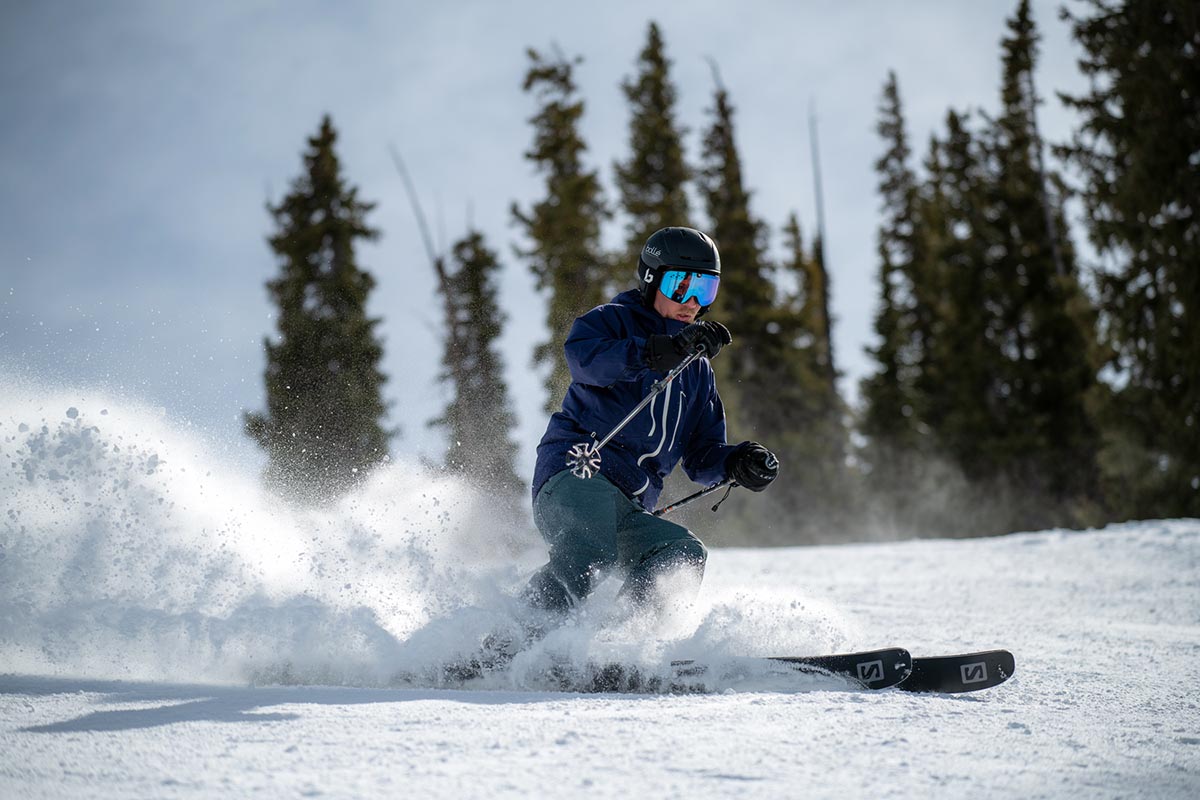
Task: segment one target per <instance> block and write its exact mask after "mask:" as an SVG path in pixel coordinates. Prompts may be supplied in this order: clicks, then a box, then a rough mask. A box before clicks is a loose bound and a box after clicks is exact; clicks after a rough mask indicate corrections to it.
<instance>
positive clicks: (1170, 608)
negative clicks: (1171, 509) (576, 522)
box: [0, 376, 1200, 798]
mask: <svg viewBox="0 0 1200 800" xmlns="http://www.w3.org/2000/svg"><path fill="white" fill-rule="evenodd" d="M0 377H2V376H0ZM0 383H3V382H0ZM11 385H12V384H9V386H11ZM719 521H720V516H719V515H717V516H715V517H714V518H713V522H712V530H708V531H698V533H700V535H701V536H702V538H705V539H706V540H707V541H708V542H709V544H710V546H712V547H711V552H710V557H709V565H708V574H707V577H706V579H705V581H704V585H703V587H702V589H701V591H700V593H699V596H698V598H697V599H696V601H695V602H694V603H692V604H690V605H687V606H683V607H679V608H675V609H672V611H671V612H670V613H668V614H667V615H665V616H664V617H661V618H656V619H649V618H645V617H640V616H638V615H636V614H631V613H630V612H629V610H628V609H625V608H622V607H621V605H620V603H618V602H617V600H616V599H615V586H613V585H612V584H613V582H612V581H609V582H607V583H605V584H604V585H602V586H601V588H600V590H599V591H598V592H597V595H596V596H595V597H594V598H593V599H592V600H591V601H590V602H589V603H588V605H587V607H586V608H585V609H584V611H583V613H582V614H581V615H580V616H579V618H578V619H576V620H574V621H573V623H572V624H571V625H569V626H567V627H565V628H562V629H559V630H557V631H555V632H554V633H552V634H551V635H550V636H548V637H547V638H546V639H545V640H544V641H543V642H542V643H540V644H538V645H537V646H535V647H534V648H532V649H531V650H529V651H527V652H526V653H523V654H522V655H521V656H520V657H518V659H517V660H516V661H515V662H514V664H513V665H512V669H510V670H508V671H506V672H504V673H500V674H496V675H492V676H489V677H488V678H486V679H484V680H482V681H479V682H477V683H476V684H475V685H474V686H473V687H472V688H469V689H452V688H445V687H443V686H439V685H438V684H437V681H436V679H435V677H434V676H435V675H436V674H437V671H438V670H437V667H438V665H439V664H444V663H448V662H452V661H454V660H455V659H458V658H461V657H462V656H464V655H466V654H469V653H470V652H472V651H473V650H474V648H475V647H477V646H478V644H479V642H480V641H481V640H482V638H483V637H484V636H485V635H486V634H487V633H488V632H490V631H492V630H497V629H499V630H504V629H506V627H510V626H511V625H512V624H513V604H512V601H511V600H510V598H511V596H512V594H513V593H514V592H515V591H516V589H517V588H518V587H519V586H520V585H521V584H522V582H523V580H524V578H525V577H526V576H527V575H528V574H529V573H530V572H531V571H532V569H533V568H535V567H536V566H537V564H538V563H539V561H540V559H541V558H542V557H543V556H544V551H542V550H541V549H540V545H539V544H538V542H537V538H536V535H534V534H533V533H532V532H531V530H530V529H529V528H528V527H527V526H523V525H521V524H520V523H519V522H517V523H512V522H505V521H504V514H503V513H501V512H500V510H498V509H496V508H495V507H494V506H492V505H491V504H490V503H489V502H488V501H487V499H486V498H481V497H479V496H477V495H476V494H475V493H474V492H473V491H472V490H471V489H470V487H464V486H461V485H458V484H456V483H455V482H454V481H453V480H450V479H447V478H445V477H444V476H437V475H431V474H429V473H427V472H425V471H423V470H422V469H420V468H418V467H416V466H413V465H406V464H400V463H396V464H393V465H391V466H389V467H387V468H385V469H382V470H379V471H377V473H376V474H375V475H374V477H373V478H372V480H371V482H370V483H369V485H367V486H365V487H364V488H363V489H362V490H361V491H360V492H358V493H356V494H355V495H354V496H353V497H350V498H348V499H347V500H345V501H344V502H343V503H342V505H341V506H340V507H339V508H338V509H336V510H334V511H330V512H324V513H315V512H304V511H298V510H291V509H288V508H285V507H283V506H282V505H281V504H280V503H279V502H278V501H276V500H273V499H272V498H271V497H269V496H268V495H265V494H263V493H262V492H261V491H260V490H259V488H258V479H257V476H256V475H254V474H253V473H252V471H251V470H247V469H245V468H239V467H238V466H236V465H231V464H229V463H228V459H226V458H223V457H222V456H221V455H220V452H219V448H217V447H215V446H214V445H213V444H212V443H210V442H205V441H203V440H202V439H201V438H199V437H197V436H195V435H194V434H191V433H189V432H188V429H187V427H186V425H182V424H179V423H177V422H172V421H171V420H170V419H167V418H166V417H165V416H164V415H162V414H161V413H156V412H154V411H153V410H148V409H144V408H140V407H138V406H136V405H134V404H131V403H129V402H127V401H124V400H121V399H114V398H105V397H101V396H99V395H97V394H94V393H92V394H89V393H84V392H54V391H48V390H45V389H38V390H33V389H16V390H14V389H11V388H8V389H6V390H5V395H3V396H0V797H4V798H10V797H11V798H31V797H100V798H103V797H138V798H141V797H167V798H170V797H194V796H246V795H252V794H253V795H258V796H282V797H294V796H329V797H393V796H412V797H455V798H457V797H573V796H584V797H609V796H613V797H616V796H620V797H642V796H648V797H682V798H696V797H837V798H846V797H872V798H878V797H903V798H915V797H930V796H932V797H1135V796H1136V797H1168V798H1170V797H1178V798H1194V797H1197V796H1200V710H1198V704H1200V691H1198V690H1197V687H1198V686H1200V667H1198V666H1197V664H1198V663H1200V521H1196V520H1170V521H1151V522H1141V523H1130V524H1125V525H1115V526H1111V527H1109V528H1106V529H1104V530H1099V531H1086V532H1062V531H1048V532H1042V533H1030V534H1019V535H1013V536H1006V537H1001V538H994V539H974V540H970V539H969V540H959V541H917V542H899V543H887V544H871V545H848V546H839V547H814V548H794V549H779V550H748V549H722V548H721V547H720V546H719V544H720V536H719V530H718V528H719ZM883 645H900V646H904V647H907V648H909V649H910V650H911V651H912V652H913V654H914V655H918V656H919V655H922V654H938V653H947V652H961V651H969V650H974V649H984V648H991V647H1006V648H1008V649H1010V650H1012V651H1013V652H1014V653H1015V654H1016V659H1017V671H1016V675H1015V676H1014V677H1013V678H1012V679H1011V680H1010V681H1009V682H1008V683H1006V684H1004V685H1003V686H1000V687H997V688H995V689H991V690H987V691H983V692H978V693H974V694H969V695H956V696H934V695H914V694H910V693H905V692H901V691H897V690H885V691H882V692H866V691H861V690H851V689H849V688H848V687H846V686H845V685H843V684H841V683H839V682H838V681H836V680H833V679H830V678H823V679H821V678H809V679H798V680H796V681H793V682H791V683H786V684H785V683H780V681H779V680H778V679H771V678H769V677H764V676H762V675H757V676H756V675H745V674H741V675H739V674H735V672H723V673H721V674H719V675H718V676H717V677H716V678H715V679H714V682H715V685H714V688H715V689H716V691H715V692H714V693H711V694H705V695H669V694H659V695H617V694H600V695H595V694H590V695H589V694H579V693H572V692H569V691H568V692H563V691H557V690H556V684H555V680H556V679H555V678H554V677H552V676H550V675H548V672H550V667H555V668H556V669H557V673H555V674H561V672H562V669H563V668H564V665H565V666H566V667H567V668H570V667H572V666H574V667H579V668H582V667H583V666H584V665H586V664H589V663H604V662H608V661H621V662H623V663H630V664H637V665H639V666H641V667H643V668H645V669H648V670H654V669H661V668H662V667H663V665H664V664H666V663H668V662H669V661H670V660H671V659H672V658H686V657H696V658H703V659H707V660H710V661H712V662H714V663H717V664H719V663H720V661H721V659H723V658H729V657H732V656H738V655H771V654H775V655H779V654H793V655H799V654H814V653H823V652H834V651H850V650H860V649H867V648H873V647H878V646H883Z"/></svg>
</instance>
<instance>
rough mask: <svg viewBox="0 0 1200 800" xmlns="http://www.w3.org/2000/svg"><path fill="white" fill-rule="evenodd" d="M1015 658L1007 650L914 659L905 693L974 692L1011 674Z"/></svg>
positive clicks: (902, 686)
mask: <svg viewBox="0 0 1200 800" xmlns="http://www.w3.org/2000/svg"><path fill="white" fill-rule="evenodd" d="M1015 669H1016V660H1015V659H1014V658H1013V654H1012V653H1010V652H1008V651H1007V650H984V651H981V652H978V653H960V654H958V655H953V656H933V657H923V658H914V659H913V661H912V674H911V675H909V676H908V678H907V679H906V680H905V681H904V682H903V683H901V684H900V688H901V689H903V690H905V691H906V692H945V693H952V694H955V693H958V692H974V691H978V690H979V689H990V688H991V687H993V686H999V685H1000V684H1002V683H1004V682H1005V681H1006V680H1008V679H1009V678H1011V677H1012V674H1013V671H1014V670H1015Z"/></svg>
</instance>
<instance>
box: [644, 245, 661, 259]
mask: <svg viewBox="0 0 1200 800" xmlns="http://www.w3.org/2000/svg"><path fill="white" fill-rule="evenodd" d="M642 252H643V253H649V254H650V255H652V256H654V257H655V258H658V257H659V256H661V255H662V250H659V249H658V248H657V247H650V246H646V247H645V248H643V249H642Z"/></svg>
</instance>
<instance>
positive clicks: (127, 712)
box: [0, 676, 653, 733]
mask: <svg viewBox="0 0 1200 800" xmlns="http://www.w3.org/2000/svg"><path fill="white" fill-rule="evenodd" d="M79 693H85V694H96V695H101V697H99V698H97V699H96V700H94V703H95V704H96V705H101V706H103V705H134V704H137V705H142V706H146V707H143V708H116V709H99V710H96V711H93V712H90V713H88V714H84V715H82V716H77V717H73V718H71V719H66V720H62V721H60V722H52V723H48V724H42V725H30V726H27V727H24V728H20V729H18V730H19V732H21V733H87V732H100V731H108V732H113V731H130V730H140V729H145V728H157V727H163V726H166V725H175V724H178V723H187V722H228V723H242V722H250V723H262V722H290V721H294V720H299V719H303V717H304V715H303V713H300V712H294V711H262V710H261V709H269V708H272V707H275V706H292V705H328V706H357V705H366V704H376V703H391V704H394V703H411V702H419V701H428V700H440V701H443V702H455V703H467V704H471V705H529V704H532V703H545V702H562V700H563V699H564V697H571V696H573V695H571V694H563V693H560V692H553V693H551V692H515V691H470V692H468V691H456V690H453V689H355V688H345V687H340V686H304V687H268V688H247V687H237V686H204V685H189V684H160V683H125V682H123V681H95V680H86V679H82V680H76V679H70V678H42V677H35V676H5V677H4V678H3V680H2V681H0V695H12V696H17V697H21V696H26V697H50V696H53V695H70V694H79ZM574 696H576V697H577V698H578V699H583V700H586V699H587V698H588V697H595V695H582V694H577V695H574ZM628 699H629V700H630V701H637V700H651V699H653V698H651V697H650V696H648V695H647V696H643V695H629V696H628Z"/></svg>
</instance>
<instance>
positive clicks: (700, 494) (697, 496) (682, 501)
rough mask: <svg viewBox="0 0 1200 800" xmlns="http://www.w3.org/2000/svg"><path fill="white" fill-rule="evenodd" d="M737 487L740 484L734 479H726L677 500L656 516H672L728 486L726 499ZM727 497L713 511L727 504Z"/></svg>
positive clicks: (660, 510)
mask: <svg viewBox="0 0 1200 800" xmlns="http://www.w3.org/2000/svg"><path fill="white" fill-rule="evenodd" d="M737 485H738V482H737V481H735V480H734V479H733V478H726V479H725V480H723V481H721V482H720V483H714V484H713V485H712V486H710V487H708V488H707V489H701V490H700V491H698V492H695V493H693V494H689V495H688V496H687V497H684V498H682V499H680V500H676V501H675V502H674V503H671V504H670V505H668V506H663V507H662V508H660V509H658V510H657V511H655V512H654V516H656V517H661V516H663V515H664V514H670V513H671V512H672V511H674V510H676V509H678V508H683V507H684V506H686V505H687V504H688V503H690V502H692V501H693V500H699V499H700V498H701V497H706V496H708V495H710V494H712V493H713V492H716V491H719V490H721V489H724V488H725V487H726V486H728V487H729V491H727V492H725V497H728V496H729V492H730V491H733V487H735V486H737ZM725 497H722V498H721V499H720V500H718V501H717V505H715V506H713V508H712V510H713V511H716V510H717V508H718V507H719V506H720V505H721V503H724V502H725Z"/></svg>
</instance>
